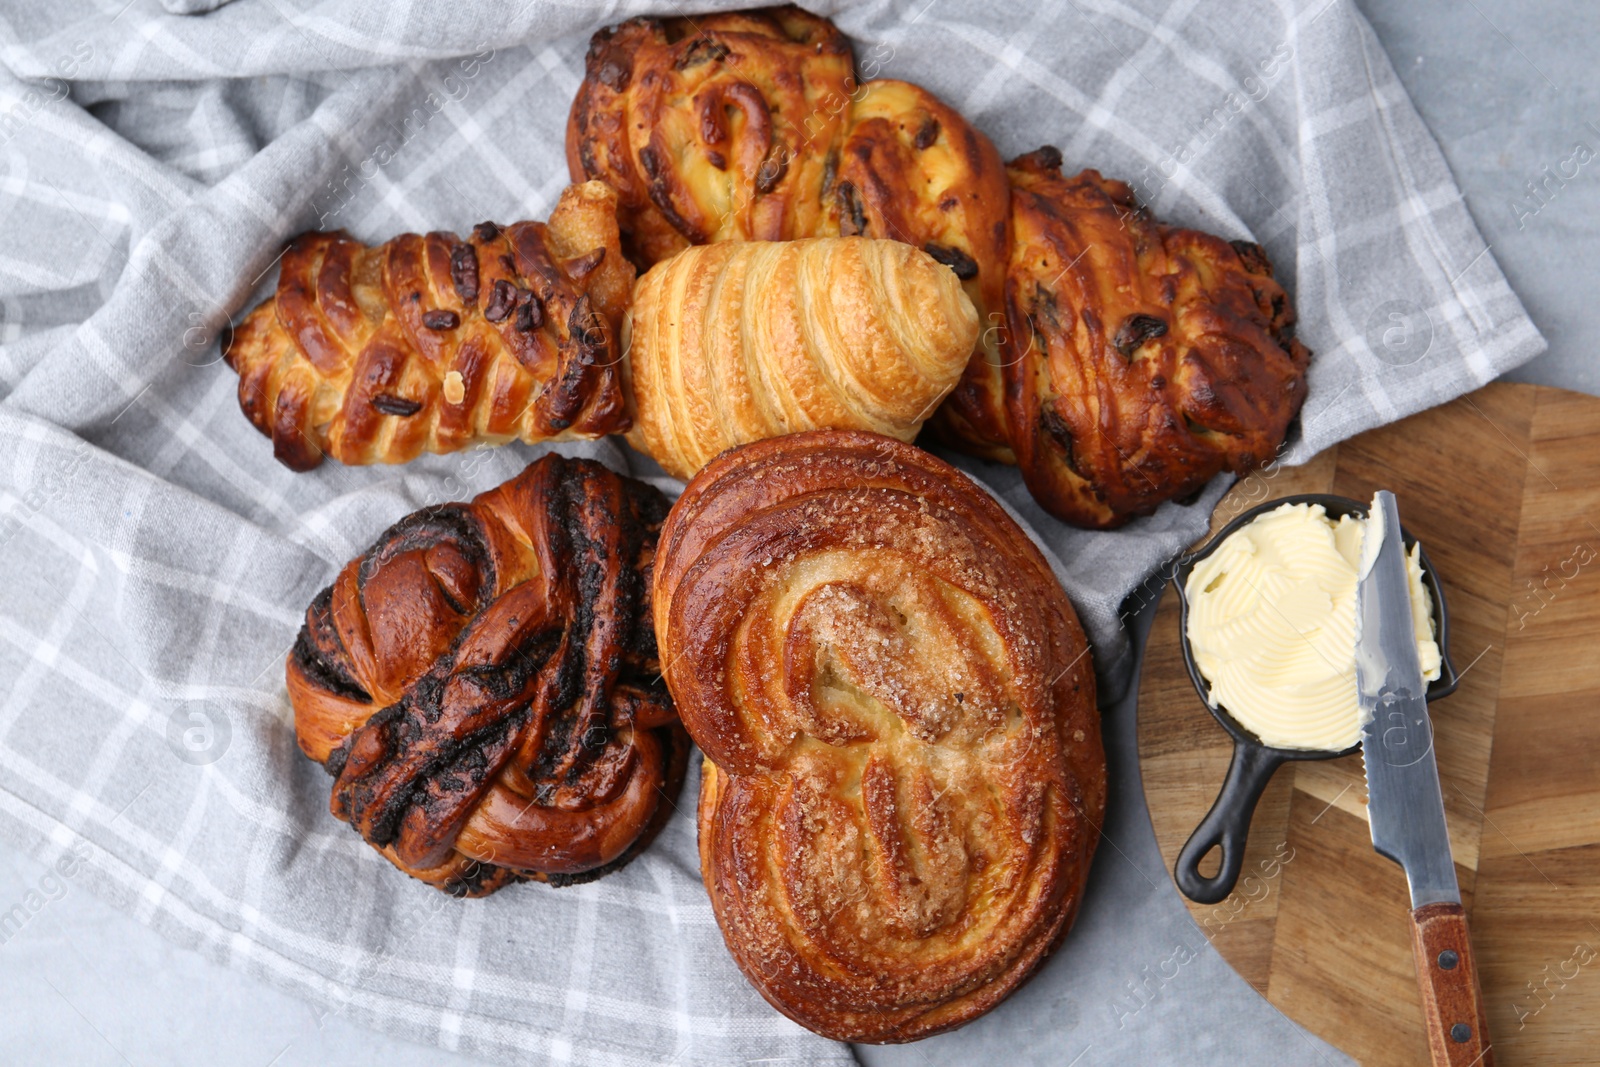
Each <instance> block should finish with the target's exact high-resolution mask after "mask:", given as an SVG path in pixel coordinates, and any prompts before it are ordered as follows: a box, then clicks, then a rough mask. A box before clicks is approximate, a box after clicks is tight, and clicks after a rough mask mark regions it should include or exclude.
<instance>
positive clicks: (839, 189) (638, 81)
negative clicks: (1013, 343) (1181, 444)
mask: <svg viewBox="0 0 1600 1067" xmlns="http://www.w3.org/2000/svg"><path fill="white" fill-rule="evenodd" d="M567 161H568V167H569V169H570V171H571V173H572V177H573V180H574V181H584V180H589V179H596V178H599V179H603V180H604V181H606V182H607V183H609V184H610V185H612V186H613V187H615V188H616V189H617V190H618V192H619V193H620V195H621V214H620V219H621V225H622V228H623V231H624V235H625V245H626V247H628V248H629V250H630V252H631V253H632V254H633V255H634V256H635V257H636V261H637V262H638V264H639V265H640V266H641V267H642V268H645V267H649V266H650V265H652V264H654V263H657V262H659V261H661V260H662V259H665V258H667V257H668V256H670V255H673V254H675V253H676V252H678V251H680V250H682V249H683V248H684V247H685V246H687V245H689V244H705V243H708V242H715V241H727V240H743V241H748V240H761V241H786V240H795V239H799V238H806V237H835V236H845V237H849V236H866V237H875V238H887V239H892V240H897V241H903V242H905V243H907V244H911V245H914V246H916V247H918V248H921V249H923V250H924V251H926V252H928V253H929V254H930V255H932V256H933V257H934V258H936V259H938V260H939V261H941V262H943V263H945V264H946V265H948V266H949V267H950V268H951V269H952V270H953V271H955V273H956V275H957V277H958V278H960V279H961V282H962V284H963V286H964V287H965V289H966V292H967V296H968V297H969V298H970V299H971V300H972V302H973V304H974V306H975V307H977V309H978V311H979V315H980V319H981V320H982V321H983V323H984V326H985V329H984V330H983V331H982V332H981V333H980V336H979V341H980V344H979V345H977V346H975V348H974V350H973V357H972V360H971V361H970V364H969V367H968V371H967V374H966V376H965V377H964V378H963V379H962V382H961V384H960V385H959V387H958V388H957V389H956V391H955V392H954V393H953V394H952V396H951V399H950V400H948V401H947V402H946V403H945V404H944V405H943V406H942V407H941V408H940V409H939V411H938V412H937V413H936V414H935V416H934V423H935V425H936V426H938V428H939V431H940V433H941V434H942V435H944V436H947V437H950V438H952V439H953V440H956V441H959V442H960V443H961V444H962V445H963V447H966V448H969V449H970V450H973V451H976V452H978V453H979V454H983V455H990V456H993V457H995V458H1000V459H1005V458H1008V457H1009V454H1010V453H1009V449H1008V446H1007V444H1006V440H1005V430H1004V426H1003V423H1002V422H1001V421H1000V420H1003V418H1004V408H1003V404H1002V395H1001V389H1002V383H1001V375H1000V362H1001V359H1000V355H999V352H998V338H999V335H1000V334H1001V333H1002V332H1003V331H1002V330H1001V329H1000V328H999V326H1000V321H1001V307H1002V304H1001V300H1002V286H1003V278H1004V271H1005V254H1006V248H1007V242H1008V236H1007V232H1006V228H1007V225H1008V223H1007V219H1008V212H1007V189H1006V179H1005V168H1004V166H1003V164H1002V162H1001V159H1000V156H999V153H997V152H996V151H995V148H994V146H993V145H992V144H990V143H989V140H988V139H987V138H986V137H984V136H983V135H982V134H981V133H979V132H978V131H977V130H975V129H973V128H972V126H970V125H969V124H968V123H967V122H966V120H965V119H963V118H962V117H961V115H960V114H959V113H957V112H956V111H954V110H953V109H951V108H949V107H947V106H945V104H944V103H942V102H941V101H940V100H938V99H937V98H936V97H934V96H933V95H932V94H931V93H929V92H927V91H926V90H924V89H921V88H919V87H918V86H915V85H911V84H909V83H907V82H900V81H892V80H887V79H885V80H874V81H867V82H859V83H858V82H857V80H856V76H855V69H854V63H853V62H852V59H851V55H850V46H849V43H848V41H846V40H845V38H844V37H843V36H842V35H841V34H840V33H839V31H838V30H837V29H835V28H834V26H833V24H832V23H831V22H829V21H827V20H826V19H822V18H818V17H816V16H814V15H810V14H807V13H806V12H804V11H801V10H800V9H798V8H793V7H779V8H766V9H762V10H759V11H746V12H735V13H731V14H724V15H707V16H704V17H699V16H697V17H696V18H694V19H693V20H689V19H654V18H639V19H633V20H631V21H628V22H624V23H622V24H621V25H618V26H615V27H611V28H609V29H604V30H601V31H600V32H598V33H596V34H595V36H594V38H593V39H592V41H591V44H590V47H589V54H588V58H587V61H586V76H585V78H584V81H583V84H582V86H581V87H580V88H579V90H578V95H577V97H576V99H575V100H574V101H573V105H572V112H571V116H570V120H569V122H568V125H567ZM990 327H993V328H992V329H991V328H990Z"/></svg>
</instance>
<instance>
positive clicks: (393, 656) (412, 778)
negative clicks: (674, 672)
mask: <svg viewBox="0 0 1600 1067" xmlns="http://www.w3.org/2000/svg"><path fill="white" fill-rule="evenodd" d="M666 511H667V502H666V499H665V498H664V497H663V496H662V495H661V494H660V493H659V492H658V491H656V490H655V489H654V488H652V487H651V486H648V485H646V484H644V483H643V482H637V481H634V480H633V479H631V478H625V477H622V476H621V475H618V474H615V473H613V472H611V471H610V470H607V469H606V468H605V467H602V466H601V465H599V464H598V463H594V462H592V461H589V460H572V459H564V458H563V457H561V456H559V455H553V454H552V455H547V456H545V457H543V458H541V459H539V460H538V461H536V462H535V463H533V464H531V465H529V467H528V468H527V469H526V470H525V471H523V472H522V473H521V474H519V475H518V476H517V477H515V478H513V479H511V480H510V481H508V482H506V483H505V484H503V485H501V486H499V487H497V488H495V489H492V490H490V491H488V492H486V493H482V494H480V495H479V496H478V497H476V498H475V499H474V500H473V501H472V502H471V503H470V504H444V505H440V506H438V507H430V508H424V509H423V510H421V511H418V512H416V513H414V514H412V515H409V516H407V517H406V518H404V519H402V520H400V521H399V522H397V523H396V524H395V525H394V526H392V527H390V528H389V529H388V530H387V531H386V532H385V533H384V534H383V536H382V537H380V538H379V539H378V541H377V543H376V544H374V545H373V546H372V547H371V548H370V549H368V550H367V551H366V552H364V553H363V554H362V555H361V556H359V557H357V558H356V559H354V560H351V561H350V563H349V564H347V565H346V566H345V567H344V569H343V570H341V571H340V572H339V576H338V577H337V578H335V579H334V582H333V584H332V585H331V586H329V587H328V588H326V589H324V590H323V591H322V592H321V593H320V594H319V595H318V596H317V598H316V599H315V600H314V601H312V603H311V607H310V608H309V609H308V610H307V612H306V622H305V626H304V627H303V628H302V629H301V631H300V637H299V640H298V641H297V642H296V643H295V646H294V650H293V652H292V653H291V654H290V656H289V664H288V686H289V698H290V701H291V702H292V703H293V705H294V714H295V733H296V736H297V738H298V739H299V742H300V747H301V749H302V751H304V752H305V754H306V755H307V756H309V757H311V758H312V759H313V760H316V761H317V762H318V763H321V764H323V766H324V767H326V769H327V770H328V773H329V774H331V775H333V777H334V779H335V781H334V786H333V796H332V801H331V808H332V811H333V814H334V815H335V816H337V817H338V818H340V819H342V820H344V821H346V822H348V823H350V824H351V825H352V826H354V827H355V829H356V830H357V831H358V832H359V833H360V834H361V836H362V837H364V838H365V839H366V840H367V842H368V843H369V844H371V845H372V846H373V847H374V848H376V849H378V850H379V851H380V852H381V853H383V855H384V856H385V857H386V858H388V859H389V860H390V862H392V863H393V864H394V865H395V866H396V867H398V868H400V869H401V870H402V871H405V872H406V873H407V874H409V875H411V876H412V877H414V878H418V879H421V880H422V881H424V882H428V883H430V884H432V885H434V886H437V887H438V888H440V889H442V890H444V891H446V892H449V893H452V894H455V895H457V896H481V895H483V894H486V893H490V892H493V891H494V890H495V889H498V888H500V887H501V886H503V885H506V884H507V883H510V882H514V881H520V880H522V879H528V878H531V879H537V880H539V881H546V882H550V883H553V884H558V885H566V884H572V883H575V882H585V881H589V880H591V879H594V878H598V877H599V876H600V875H602V874H605V873H607V872H608V871H612V870H615V869H616V868H618V867H620V866H622V865H623V864H625V863H627V862H628V860H630V859H631V858H633V857H634V856H635V855H637V854H638V853H639V852H640V851H641V850H642V849H643V848H644V847H645V845H646V844H648V843H649V841H650V839H651V838H652V837H653V836H654V835H655V833H656V831H657V830H658V829H659V828H660V826H661V825H662V824H663V823H664V822H665V821H666V817H667V815H668V814H669V812H670V809H671V808H672V799H673V797H674V796H676V794H677V792H678V789H679V787H680V785H681V784H682V781H683V772H684V767H685V764H686V761H687V758H688V747H689V742H688V737H687V736H686V735H685V733H684V730H683V727H682V726H681V725H680V724H679V722H678V718H677V714H676V712H675V711H674V709H673V703H672V697H671V695H670V694H669V693H668V691H667V689H666V687H665V686H664V685H663V684H662V682H661V679H660V676H659V675H660V672H659V667H658V664H657V654H656V643H655V636H654V630H653V628H652V625H651V599H650V595H651V594H650V578H651V569H652V561H653V558H654V554H655V544H656V534H657V531H658V530H659V529H660V527H661V523H662V521H663V519H664V517H665V515H666Z"/></svg>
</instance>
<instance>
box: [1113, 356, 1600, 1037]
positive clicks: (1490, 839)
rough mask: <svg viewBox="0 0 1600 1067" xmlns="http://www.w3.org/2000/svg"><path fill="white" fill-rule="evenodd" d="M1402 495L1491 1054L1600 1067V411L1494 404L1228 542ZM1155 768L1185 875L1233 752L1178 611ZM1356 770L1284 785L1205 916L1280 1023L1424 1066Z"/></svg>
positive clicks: (1395, 918)
mask: <svg viewBox="0 0 1600 1067" xmlns="http://www.w3.org/2000/svg"><path fill="white" fill-rule="evenodd" d="M1379 488H1388V489H1392V490H1393V491H1394V492H1395V494H1396V496H1397V497H1398V498H1399V501H1400V514H1401V517H1402V519H1403V521H1404V522H1405V524H1406V527H1407V529H1408V530H1410V531H1411V532H1412V533H1413V534H1415V535H1416V536H1417V538H1418V539H1419V540H1421V541H1422V542H1423V543H1424V544H1425V545H1426V546H1427V549H1428V554H1429V557H1430V558H1431V559H1432V561H1433V563H1434V566H1435V568H1436V569H1437V570H1438V572H1439V578H1440V580H1441V581H1442V582H1443V585H1444V588H1445V597H1446V600H1447V602H1448V604H1449V609H1450V624H1451V634H1450V651H1451V653H1452V656H1453V658H1454V661H1455V664H1456V667H1457V669H1458V670H1459V671H1462V672H1464V677H1463V678H1462V681H1461V685H1460V688H1459V689H1458V690H1457V691H1456V692H1455V694H1454V695H1452V696H1450V697H1449V698H1447V699H1444V700H1441V701H1438V702H1436V703H1435V704H1433V705H1431V706H1430V710H1431V712H1432V714H1433V721H1434V733H1435V747H1436V752H1437V756H1438V762H1439V777H1440V781H1441V783H1442V787H1443V791H1444V801H1445V812H1446V818H1447V821H1448V823H1449V826H1450V838H1451V845H1452V848H1453V849H1454V854H1455V861H1456V873H1457V875H1458V877H1459V879H1460V882H1461V893H1462V903H1463V904H1464V905H1465V907H1466V913H1467V915H1468V917H1469V919H1470V922H1471V926H1472V937H1473V945H1474V947H1475V949H1476V954H1477V963H1478V967H1479V970H1480V976H1481V980H1482V985H1483V995H1484V1000H1485V1003H1486V1007H1487V1011H1488V1021H1489V1034H1490V1038H1491V1040H1492V1042H1493V1056H1494V1059H1495V1062H1496V1063H1498V1064H1499V1065H1500V1067H1507V1065H1513V1067H1514V1065H1517V1064H1562V1065H1568V1064H1586V1063H1600V1024H1597V1020H1600V399H1597V398H1595V397H1589V396H1583V395H1580V394H1577V393H1570V392H1566V391H1563V390H1557V389H1549V388H1544V387H1537V386H1530V385H1517V384H1509V383H1495V384H1492V385H1489V386H1488V387H1486V388H1484V389H1481V390H1479V391H1478V392H1476V393H1473V394H1471V395H1469V396H1466V397H1462V398H1461V399H1459V400H1456V401H1454V402H1453V403H1450V404H1446V405H1444V406H1442V407H1438V408H1434V409H1431V410H1428V411H1424V412H1422V413H1420V414H1417V415H1414V416H1412V417H1410V418H1408V419H1404V420H1402V421H1400V422H1398V423H1394V424H1391V425H1389V426H1386V427H1383V428H1381V429H1378V430H1374V431H1371V432H1369V433H1366V434H1363V435H1361V436H1360V437H1357V438H1354V439H1353V440H1350V441H1347V442H1345V443H1344V444H1342V445H1340V446H1338V447H1337V448H1335V449H1330V450H1329V451H1328V452H1325V453H1323V454H1322V455H1320V456H1318V457H1317V458H1316V459H1314V460H1313V461H1312V462H1311V463H1309V464H1307V465H1306V466H1304V467H1299V468H1292V469H1290V468H1278V469H1271V468H1269V469H1267V470H1264V471H1261V472H1257V473H1256V474H1254V475H1251V476H1250V477H1249V478H1247V479H1245V480H1243V481H1242V482H1241V483H1240V484H1239V485H1237V486H1235V487H1234V489H1233V491H1232V492H1231V493H1230V494H1229V495H1228V496H1227V497H1226V498H1224V499H1223V501H1222V502H1221V504H1220V505H1219V506H1218V509H1217V512H1216V514H1215V515H1214V516H1213V525H1212V528H1213V529H1216V528H1217V527H1219V526H1221V525H1222V523H1224V522H1226V521H1227V520H1228V519H1229V518H1231V517H1232V516H1233V515H1237V514H1238V513H1239V512H1240V511H1242V510H1244V509H1245V508H1248V507H1250V506H1251V505H1253V504H1255V503H1258V502H1260V501H1263V500H1268V499H1273V498H1276V497H1282V496H1288V495H1290V494H1293V493H1299V492H1334V493H1339V494H1342V495H1344V496H1349V497H1354V498H1357V499H1364V498H1370V496H1371V495H1372V493H1373V491H1374V490H1376V489H1379ZM1140 684H1141V690H1140V699H1139V754H1140V761H1141V773H1142V776H1143V779H1144V787H1145V795H1146V797H1147V799H1148V800H1149V804H1150V813H1151V819H1152V821H1153V822H1154V824H1155V831H1156V837H1157V840H1158V841H1159V843H1160V845H1161V851H1162V854H1163V856H1164V857H1165V858H1166V861H1167V866H1168V868H1169V870H1170V868H1171V866H1172V862H1173V860H1174V858H1175V857H1176V856H1177V854H1178V850H1179V848H1180V847H1182V845H1183V842H1184V840H1185V839H1186V838H1187V837H1188V835H1189V833H1190V831H1191V830H1193V828H1194V827H1195V825H1196V824H1197V823H1198V822H1199V821H1200V818H1201V817H1202V816H1203V815H1204V814H1205V812H1206V810H1207V808H1209V807H1210V805H1211V801H1212V799H1213V798H1214V797H1215V796H1216V792H1217V789H1218V787H1219V786H1220V785H1221V783H1222V778H1223V774H1224V772H1225V771H1226V769H1227V764H1228V757H1229V753H1230V747H1229V740H1228V737H1227V735H1226V734H1224V733H1223V731H1222V729H1221V728H1220V727H1219V726H1217V725H1216V723H1215V721H1214V720H1212V718H1211V717H1210V715H1209V714H1208V713H1207V712H1206V710H1205V707H1204V705H1203V703H1202V702H1201V700H1200V698H1199V697H1198V696H1197V695H1196V694H1195V691H1194V688H1193V687H1192V686H1191V685H1190V683H1189V679H1188V676H1187V675H1186V674H1185V673H1184V669H1183V662H1182V658H1181V652H1180V649H1179V644H1178V611H1177V600H1176V597H1175V596H1173V595H1172V594H1171V593H1170V591H1169V592H1168V593H1167V594H1166V595H1165V596H1163V597H1162V603H1161V607H1160V610H1159V613H1158V615H1157V618H1156V621H1155V625H1154V627H1153V629H1152V630H1151V634H1150V639H1149V645H1148V648H1147V652H1146V657H1145V663H1144V668H1143V676H1142V679H1141V683H1140ZM1365 808H1366V787H1365V782H1364V779H1363V775H1362V769H1361V760H1360V757H1359V756H1350V757H1347V758H1345V759H1339V760H1330V761H1324V762H1303V763H1298V764H1290V765H1287V766H1285V767H1283V768H1282V769H1281V770H1280V771H1279V772H1278V774H1277V777H1276V778H1275V779H1274V781H1273V783H1272V785H1271V786H1269V787H1268V789H1267V792H1266V794H1265V795H1264V796H1263V797H1262V801H1261V805H1260V807H1259V808H1258V809H1257V811H1256V814H1255V820H1254V823H1253V825H1252V827H1251V833H1250V845H1249V848H1248V850H1247V852H1246V856H1245V863H1244V871H1243V875H1242V876H1241V878H1240V882H1239V885H1238V887H1237V889H1236V890H1235V892H1234V893H1233V895H1232V896H1230V897H1229V898H1228V899H1227V900H1225V901H1223V902H1222V903H1221V904H1218V905H1212V906H1203V905H1197V904H1190V911H1191V913H1192V914H1193V916H1194V918H1195V920H1196V922H1197V923H1199V924H1200V926H1201V928H1202V929H1203V930H1204V931H1205V932H1206V933H1207V935H1208V936H1209V937H1210V939H1211V941H1212V943H1213V944H1214V945H1215V946H1216V948H1217V949H1218V950H1219V951H1220V952H1221V953H1222V955H1223V957H1224V958H1226V959H1227V960H1228V962H1229V963H1231V964H1232V965H1233V967H1234V968H1235V969H1236V970H1237V971H1238V972H1239V973H1240V974H1241V975H1242V976H1243V977H1244V978H1245V979H1246V980H1247V981H1249V982H1250V983H1251V984H1252V985H1254V986H1255V988H1256V989H1257V990H1259V991H1260V992H1261V993H1262V994H1263V995H1264V996H1266V997H1267V999H1268V1000H1270V1001H1271V1002H1272V1003H1273V1004H1275V1005H1276V1006H1277V1007H1278V1008H1279V1009H1281V1010H1282V1011H1283V1012H1284V1013H1285V1014H1286V1015H1288V1016H1289V1017H1290V1018H1292V1019H1294V1020H1295V1021H1296V1022H1299V1023H1300V1024H1302V1025H1303V1026H1305V1027H1307V1028H1308V1029H1309V1030H1311V1031H1312V1032H1314V1033H1316V1034H1318V1035H1320V1036H1321V1037H1323V1038H1325V1039H1326V1040H1328V1041H1330V1042H1331V1043H1333V1044H1334V1045H1337V1046H1338V1047H1340V1048H1342V1049H1344V1050H1345V1051H1347V1052H1348V1053H1350V1054H1351V1055H1352V1056H1354V1057H1355V1058H1356V1059H1357V1060H1359V1061H1360V1062H1362V1063H1364V1064H1395V1065H1402V1064H1404V1065H1412V1064H1426V1063H1427V1062H1428V1043H1427V1039H1426V1037H1425V1034H1424V1029H1423V1021H1422V1006H1421V1001H1420V994H1419V991H1418V986H1417V978H1416V973H1415V971H1414V969H1413V965H1412V951H1411V922H1410V901H1409V898H1408V894H1407V892H1406V881H1405V876H1404V874H1403V873H1402V872H1401V870H1400V868H1399V867H1398V866H1396V865H1395V864H1393V863H1391V862H1390V861H1389V860H1386V859H1384V858H1383V857H1381V856H1379V855H1378V854H1377V853H1375V852H1374V851H1373V850H1372V839H1371V837H1370V835H1369V834H1368V830H1367V824H1366V817H1365Z"/></svg>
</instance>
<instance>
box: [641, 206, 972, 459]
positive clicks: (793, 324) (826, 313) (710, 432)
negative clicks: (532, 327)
mask: <svg viewBox="0 0 1600 1067" xmlns="http://www.w3.org/2000/svg"><path fill="white" fill-rule="evenodd" d="M977 335H978V316H977V313H976V312H975V311H974V310H973V307H972V304H971V302H970V301H969V300H968V299H967V296H966V294H965V293H964V292H963V291H962V289H961V285H960V283H959V282H958V281H957V279H956V277H955V275H954V274H952V273H951V272H950V271H949V270H947V269H946V268H945V267H944V266H942V265H941V264H939V263H938V262H937V261H935V260H934V259H933V258H932V257H930V256H929V255H927V254H926V253H924V252H922V251H920V250H918V249H916V248H913V247H911V246H910V245H905V244H901V243H899V242H897V241H878V240H870V239H867V238H861V237H845V238H838V237H836V238H817V239H813V240H803V241H785V242H724V243H721V244H715V245H705V246H702V247H697V248H690V249H688V250H686V251H684V252H681V253H679V254H678V255H676V256H674V257H673V258H671V259H669V260H667V261H666V262H664V263H660V264H658V265H656V266H655V267H653V268H652V269H651V270H650V271H649V272H648V273H647V274H645V276H644V277H643V278H641V279H640V280H639V284H638V285H637V286H636V288H635V290H634V305H633V309H632V310H631V311H630V312H629V314H628V317H627V318H626V319H625V320H624V325H623V337H624V346H625V350H626V352H627V359H626V361H625V363H624V367H625V386H626V390H627V394H628V396H629V397H630V399H631V401H632V405H633V407H632V416H633V429H632V431H630V432H629V434H628V440H629V443H631V444H632V445H633V446H634V447H635V448H638V449H640V450H641V451H643V452H646V453H648V454H649V455H650V456H652V457H653V458H654V459H655V460H656V461H657V462H659V463H660V464H661V465H662V467H663V468H664V469H665V470H666V471H667V472H668V473H669V474H672V475H673V476H675V477H678V478H685V479H686V478H689V477H691V476H693V474H694V472H695V471H697V470H699V469H700V468H701V467H702V466H704V465H705V463H706V462H707V461H708V460H710V459H711V458H712V457H713V456H715V455H716V454H717V453H719V452H722V451H723V450H725V449H728V448H732V447H734V446H736V445H741V444H747V443H749V442H751V441H758V440H761V439H762V438H766V437H776V436H779V435H782V434H786V433H791V432H796V431H800V430H810V429H823V428H832V429H865V430H873V431H876V432H879V433H884V434H887V435H889V436H892V437H896V438H899V439H901V440H904V441H909V440H911V439H912V438H913V437H915V436H916V434H917V431H918V430H919V429H921V427H922V423H923V420H924V419H926V418H927V416H928V415H929V413H931V412H932V411H933V409H934V408H935V407H937V406H938V404H939V401H941V400H943V399H944V397H945V396H946V395H947V394H948V393H949V392H950V390H951V388H952V387H954V385H955V384H956V382H957V381H958V380H959V379H960V377H961V373H962V369H963V368H964V367H965V366H966V364H967V357H968V355H969V353H970V352H971V351H972V346H973V344H974V342H975V341H976V339H977Z"/></svg>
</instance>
